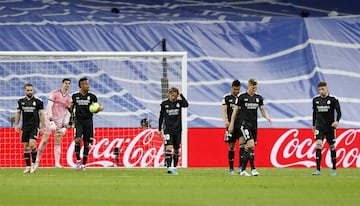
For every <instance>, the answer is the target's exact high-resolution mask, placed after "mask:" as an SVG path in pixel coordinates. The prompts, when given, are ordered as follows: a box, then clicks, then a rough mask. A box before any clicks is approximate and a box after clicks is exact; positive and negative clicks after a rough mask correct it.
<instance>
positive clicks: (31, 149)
mask: <svg viewBox="0 0 360 206" xmlns="http://www.w3.org/2000/svg"><path fill="white" fill-rule="evenodd" d="M24 90H25V95H26V96H25V97H23V98H21V99H19V100H18V107H17V112H16V116H15V132H16V133H21V142H22V143H23V144H24V159H25V163H26V168H25V170H24V173H34V172H35V171H36V169H35V167H34V165H35V161H36V155H37V151H36V141H37V138H38V133H40V134H41V135H42V134H43V132H44V128H45V116H44V104H43V102H42V101H41V100H40V99H38V98H36V97H34V95H33V85H32V84H30V83H28V84H25V86H24ZM21 114H22V131H20V130H19V122H20V115H21ZM39 123H40V129H39ZM30 154H31V155H30ZM30 156H31V160H32V167H31V161H30Z"/></svg>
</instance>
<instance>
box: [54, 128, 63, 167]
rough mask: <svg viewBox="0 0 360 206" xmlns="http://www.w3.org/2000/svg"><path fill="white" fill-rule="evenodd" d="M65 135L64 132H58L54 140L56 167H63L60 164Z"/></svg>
mask: <svg viewBox="0 0 360 206" xmlns="http://www.w3.org/2000/svg"><path fill="white" fill-rule="evenodd" d="M62 136H63V133H61V132H57V133H56V134H55V138H54V139H55V140H54V158H55V167H56V168H62V166H61V164H60V155H61V137H62Z"/></svg>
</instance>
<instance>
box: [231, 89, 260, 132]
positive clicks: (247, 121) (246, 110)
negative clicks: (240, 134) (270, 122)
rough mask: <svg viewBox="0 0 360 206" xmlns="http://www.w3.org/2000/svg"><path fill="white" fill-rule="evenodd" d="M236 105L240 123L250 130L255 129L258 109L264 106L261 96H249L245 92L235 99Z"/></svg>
mask: <svg viewBox="0 0 360 206" xmlns="http://www.w3.org/2000/svg"><path fill="white" fill-rule="evenodd" d="M236 105H238V106H239V111H238V113H240V114H239V115H240V122H241V124H242V125H246V126H247V127H249V128H250V129H257V118H258V114H257V111H258V108H259V107H261V106H263V105H264V100H263V98H262V96H260V95H258V94H254V95H253V96H251V95H250V94H249V93H247V92H245V93H242V94H240V96H239V97H238V99H237V102H236Z"/></svg>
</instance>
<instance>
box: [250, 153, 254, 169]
mask: <svg viewBox="0 0 360 206" xmlns="http://www.w3.org/2000/svg"><path fill="white" fill-rule="evenodd" d="M254 159H255V153H254V149H249V160H250V166H251V169H252V170H253V169H255V163H254Z"/></svg>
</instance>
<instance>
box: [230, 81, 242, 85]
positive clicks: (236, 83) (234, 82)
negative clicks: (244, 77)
mask: <svg viewBox="0 0 360 206" xmlns="http://www.w3.org/2000/svg"><path fill="white" fill-rule="evenodd" d="M240 85H241V83H240V81H239V80H234V81H233V82H232V84H231V86H232V87H239V86H240Z"/></svg>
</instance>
